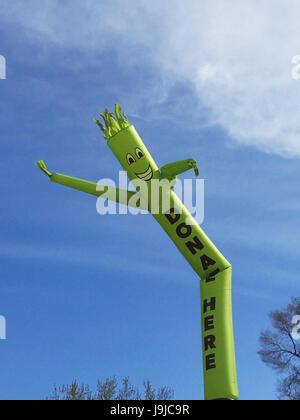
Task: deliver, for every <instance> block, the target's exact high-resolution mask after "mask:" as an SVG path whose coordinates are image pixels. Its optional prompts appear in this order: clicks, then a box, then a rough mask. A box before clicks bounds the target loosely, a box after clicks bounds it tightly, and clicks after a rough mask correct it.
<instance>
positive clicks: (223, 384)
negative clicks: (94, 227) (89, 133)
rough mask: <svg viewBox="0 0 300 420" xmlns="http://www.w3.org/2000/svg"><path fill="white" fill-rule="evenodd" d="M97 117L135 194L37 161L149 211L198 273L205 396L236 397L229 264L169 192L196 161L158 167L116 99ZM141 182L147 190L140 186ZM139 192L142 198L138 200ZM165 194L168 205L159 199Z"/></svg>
mask: <svg viewBox="0 0 300 420" xmlns="http://www.w3.org/2000/svg"><path fill="white" fill-rule="evenodd" d="M101 116H102V117H103V120H104V122H105V126H104V125H103V124H102V123H101V122H100V121H99V120H97V119H96V120H95V122H96V124H97V125H98V126H99V127H100V129H101V131H102V133H103V135H104V137H105V138H106V139H107V143H108V146H109V147H110V149H111V150H112V152H113V153H114V154H115V156H116V158H117V159H118V161H119V162H120V164H121V166H122V168H123V169H124V170H125V171H127V174H128V177H129V178H130V180H131V181H132V183H133V185H134V186H135V187H136V189H137V192H136V193H135V192H133V191H125V190H120V189H117V188H112V187H107V186H101V185H99V184H97V183H93V182H89V181H85V180H81V179H78V178H73V177H69V176H67V175H62V174H59V173H51V172H50V171H49V170H48V169H47V167H46V165H45V163H44V162H43V161H39V162H38V163H37V165H38V166H39V168H40V169H41V170H42V171H44V172H45V173H46V174H47V176H49V178H50V179H51V181H53V182H55V183H58V184H62V185H65V186H67V187H71V188H75V189H77V190H79V191H83V192H85V193H88V194H93V195H95V196H98V197H100V196H102V197H103V198H106V199H110V200H113V201H115V202H119V203H122V204H126V205H129V206H134V207H139V208H142V207H143V205H144V208H145V209H147V210H149V211H150V212H151V213H152V214H153V217H154V218H155V219H156V220H157V222H158V223H159V224H160V225H161V227H162V228H163V229H164V231H165V232H166V233H167V235H168V236H169V237H170V239H172V241H173V242H174V244H175V245H176V247H177V248H178V250H179V251H180V252H181V254H182V255H183V256H184V257H185V259H186V260H187V261H188V263H189V264H190V265H191V266H192V268H193V269H194V270H195V272H196V273H197V274H198V275H199V277H200V288H201V316H202V349H203V370H204V393H205V399H206V400H218V399H228V400H237V399H238V387H237V378H236V365H235V349H234V336H233V325H232V301H231V300H232V291H231V278H232V268H231V265H230V263H229V262H228V261H227V260H226V259H225V258H224V256H223V255H222V254H221V253H220V252H219V251H218V249H217V248H216V247H215V245H214V244H213V243H212V242H211V240H210V239H209V238H208V237H207V236H206V234H205V233H204V232H203V230H202V229H201V228H200V226H199V225H198V224H197V222H196V220H195V219H194V218H193V217H192V215H191V214H190V212H189V211H188V210H187V208H186V207H185V206H184V204H183V203H182V201H181V200H180V199H179V197H178V196H177V195H176V194H175V193H174V191H173V187H174V185H175V182H176V178H177V175H179V174H181V173H183V172H185V171H187V170H190V169H194V171H195V174H196V176H197V175H198V174H199V171H198V168H197V164H196V162H195V161H194V160H193V159H186V160H183V161H179V162H174V163H170V164H168V165H165V166H163V167H162V168H160V169H159V168H158V166H157V165H156V163H155V161H154V159H153V158H152V156H151V155H150V153H149V151H148V150H147V148H146V146H145V144H144V143H143V141H142V139H141V138H140V136H139V135H138V133H137V131H136V130H135V128H134V126H133V125H131V124H130V123H129V121H128V119H127V117H126V115H125V114H124V112H123V110H122V109H121V107H120V106H119V105H118V104H117V105H116V107H115V112H114V113H110V112H109V111H108V110H107V109H106V110H105V111H104V113H103V114H101ZM164 181H165V183H164ZM160 182H161V183H162V185H169V188H167V189H166V188H165V187H159V189H158V190H159V193H158V194H155V197H154V192H153V191H155V190H154V189H153V188H152V187H151V185H157V184H158V185H160V184H159V183H160ZM155 183H156V184H155ZM145 184H146V186H147V188H146V190H145V188H141V187H142V186H143V185H145ZM145 191H146V192H145ZM138 194H140V196H139V197H140V199H139V200H136V196H137V195H138ZM145 195H146V196H145ZM165 196H167V200H165V203H167V207H166V204H164V205H163V204H162V203H163V201H164V198H166V197H165ZM142 202H143V203H144V204H141V203H142ZM153 209H155V210H153Z"/></svg>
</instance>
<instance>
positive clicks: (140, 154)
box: [135, 147, 145, 159]
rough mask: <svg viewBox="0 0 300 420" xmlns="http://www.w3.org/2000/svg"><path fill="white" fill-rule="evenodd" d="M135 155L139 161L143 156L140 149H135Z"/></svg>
mask: <svg viewBox="0 0 300 420" xmlns="http://www.w3.org/2000/svg"><path fill="white" fill-rule="evenodd" d="M135 153H136V155H137V157H138V158H139V159H141V158H142V157H144V156H145V155H144V153H143V152H142V151H141V149H139V148H138V147H137V148H136V149H135Z"/></svg>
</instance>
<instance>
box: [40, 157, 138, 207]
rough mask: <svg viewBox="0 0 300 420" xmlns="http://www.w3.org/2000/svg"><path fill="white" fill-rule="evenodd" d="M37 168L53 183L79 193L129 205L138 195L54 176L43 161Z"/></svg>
mask: <svg viewBox="0 0 300 420" xmlns="http://www.w3.org/2000/svg"><path fill="white" fill-rule="evenodd" d="M37 166H38V167H39V168H40V169H41V170H42V171H43V172H44V173H45V174H46V175H47V176H48V177H49V178H50V180H51V181H52V182H55V183H57V184H61V185H64V186H66V187H69V188H73V189H75V190H78V191H82V192H84V193H87V194H91V195H95V196H96V197H101V196H102V195H105V198H108V199H109V200H112V201H115V202H117V203H120V204H125V205H128V203H129V201H130V198H131V197H132V196H134V195H136V193H135V192H133V191H124V190H120V189H119V188H113V187H111V186H109V187H108V186H105V185H100V184H97V183H95V182H90V181H85V180H83V179H79V178H74V177H71V176H68V175H63V174H59V173H57V172H55V173H53V174H52V173H51V172H50V171H49V169H48V168H47V166H46V165H45V163H44V161H42V160H39V161H38V162H37ZM130 205H131V206H132V204H130Z"/></svg>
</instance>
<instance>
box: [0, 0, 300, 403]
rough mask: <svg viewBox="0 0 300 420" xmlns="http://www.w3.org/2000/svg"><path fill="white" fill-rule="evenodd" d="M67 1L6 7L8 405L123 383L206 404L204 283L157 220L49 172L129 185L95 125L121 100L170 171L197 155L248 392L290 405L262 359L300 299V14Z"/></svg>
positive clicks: (205, 5)
mask: <svg viewBox="0 0 300 420" xmlns="http://www.w3.org/2000/svg"><path fill="white" fill-rule="evenodd" d="M58 3H59V2H58V1H56V0H52V1H46V0H45V2H44V6H43V8H42V7H41V5H40V3H39V2H37V1H33V0H30V1H27V3H26V4H27V6H26V7H27V8H26V9H24V6H23V3H22V2H20V1H15V2H14V3H13V5H12V4H11V2H9V1H6V0H1V5H2V6H3V7H2V10H3V13H2V12H1V17H0V39H1V42H0V54H1V55H3V56H5V57H6V61H7V79H6V80H0V127H1V142H0V151H1V157H2V159H1V161H0V162H1V163H0V190H1V194H2V200H1V205H0V211H1V219H0V230H1V239H0V264H1V282H0V314H1V315H4V316H5V317H6V319H7V336H8V337H7V338H8V339H7V340H6V341H0V355H1V357H0V369H1V377H0V398H1V399H14V398H17V399H42V398H44V397H46V396H47V395H48V394H49V393H50V391H51V389H52V386H53V384H54V383H56V384H61V383H69V382H71V381H72V379H73V378H77V379H78V380H80V381H82V382H85V383H90V384H91V385H94V384H96V381H97V379H98V378H106V377H108V376H111V375H117V376H119V377H122V376H127V375H129V376H130V377H131V379H132V381H133V382H134V383H135V384H137V385H141V384H142V381H143V379H144V378H148V377H149V378H150V379H151V380H152V382H153V384H154V385H156V386H159V385H169V386H171V387H173V388H174V390H175V397H176V398H178V399H199V398H202V395H203V383H202V361H201V333H200V296H199V282H198V279H197V276H196V274H195V273H194V272H193V271H192V269H191V268H190V267H189V266H188V264H186V262H185V261H184V259H183V257H182V256H181V255H180V254H178V251H177V250H176V248H175V247H174V245H173V244H172V243H171V242H170V241H169V239H168V238H167V237H166V235H165V234H164V232H163V231H162V229H161V228H160V226H159V225H158V224H156V222H155V221H154V220H153V218H152V217H151V216H150V215H147V216H145V215H141V216H130V215H128V216H122V215H119V216H113V215H112V216H105V217H104V216H99V215H98V214H97V212H96V200H95V198H93V197H89V196H85V195H83V194H82V193H79V192H76V191H72V190H68V189H64V188H63V187H61V186H58V185H55V184H51V183H49V181H48V180H47V179H46V177H45V176H43V174H42V173H41V172H40V171H39V170H38V169H37V168H36V167H35V165H34V163H35V162H36V161H37V160H39V159H44V160H45V161H46V163H47V164H48V166H49V168H50V169H51V170H53V171H58V172H61V173H66V174H68V175H73V176H77V177H81V178H84V179H88V180H91V181H98V180H99V179H100V178H104V177H105V178H112V179H116V180H117V177H118V171H119V169H120V168H119V164H118V162H117V161H116V159H115V157H114V156H113V154H112V153H111V151H110V150H109V148H108V147H107V145H106V141H105V140H104V139H103V137H102V136H101V133H100V131H99V129H98V128H97V127H96V126H95V124H94V123H93V118H94V117H95V116H97V113H98V112H99V111H103V109H104V108H105V107H107V106H108V107H110V108H112V106H113V104H114V103H116V102H119V103H121V104H122V106H123V108H124V109H125V111H126V113H127V115H128V116H129V118H130V120H131V122H132V123H133V124H134V125H135V126H136V128H137V129H138V131H139V133H140V134H141V137H142V138H143V140H144V142H145V143H146V145H147V146H149V150H150V151H151V153H152V154H153V156H154V158H155V159H156V160H157V162H158V164H159V165H163V164H165V163H169V162H171V161H176V160H180V159H184V158H188V157H193V158H195V159H196V160H197V162H198V165H199V168H200V175H201V177H202V178H204V179H205V188H206V189H205V221H204V224H203V228H204V229H205V231H206V232H207V234H208V235H209V236H210V237H211V238H212V239H213V241H214V242H215V243H216V245H217V246H218V247H219V248H220V249H221V251H222V253H223V254H224V255H225V256H226V258H227V259H228V260H229V261H231V262H232V264H233V273H234V276H233V310H234V326H235V337H236V352H237V368H238V378H239V387H240V396H241V398H242V399H275V398H276V378H275V375H274V373H273V372H272V371H270V370H269V369H268V368H266V367H265V366H264V365H263V364H262V363H261V361H260V359H259V357H258V356H257V350H258V338H259V334H260V332H261V331H262V330H263V329H265V328H267V327H268V326H269V321H268V313H269V312H270V311H271V310H273V309H277V308H281V307H284V306H286V304H287V303H288V302H289V300H290V298H291V297H292V296H299V280H300V279H299V274H298V270H299V259H300V251H299V250H300V246H299V244H300V242H299V234H298V233H299V228H300V221H299V211H300V201H299V181H298V180H299V177H300V166H299V156H300V147H299V144H300V142H299V140H300V135H299V122H298V120H299V119H298V116H299V101H298V100H297V97H298V96H299V93H300V82H299V81H295V80H292V78H291V75H290V72H291V58H292V57H293V56H294V55H296V54H299V45H298V47H297V41H298V40H299V33H298V32H299V27H298V26H297V25H296V24H295V23H296V20H295V19H296V16H298V15H299V13H298V15H297V12H299V7H300V6H298V5H297V3H296V2H293V1H291V2H290V3H289V7H287V6H286V4H284V13H283V2H280V1H274V3H273V4H272V8H271V5H270V6H266V5H261V6H260V9H257V8H255V7H254V3H255V2H252V1H245V2H243V5H240V4H239V5H237V3H236V2H234V1H233V0H231V1H229V2H228V3H226V4H228V7H226V8H224V5H222V2H219V1H217V0H214V1H212V2H211V1H210V2H207V1H204V0H203V1H202V2H196V1H192V0H190V1H188V2H186V6H185V8H184V9H182V6H181V4H180V2H179V1H177V0H176V1H175V2H174V7H172V8H168V7H167V2H157V4H156V5H155V4H153V2H151V4H152V6H153V7H152V8H150V6H149V5H148V3H147V2H144V1H139V2H137V1H135V0H132V1H130V2H126V1H122V2H120V1H116V0H114V1H111V2H109V4H105V3H104V2H101V1H100V2H96V1H91V0H88V1H86V2H85V3H84V5H83V4H82V2H79V1H73V2H70V1H66V2H64V5H63V6H62V5H59V4H58ZM154 3H156V2H154ZM154 6H156V7H154ZM216 12H218V13H216ZM248 21H250V22H251V23H252V24H250V23H249V22H248ZM179 23H180V24H179ZM253 25H254V29H253ZM275 27H276V30H277V32H275V31H274V28H275ZM297 31H298V32H297ZM262 44H263V45H262ZM283 46H284V48H283Z"/></svg>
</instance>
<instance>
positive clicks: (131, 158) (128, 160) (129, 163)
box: [126, 153, 135, 165]
mask: <svg viewBox="0 0 300 420" xmlns="http://www.w3.org/2000/svg"><path fill="white" fill-rule="evenodd" d="M126 158H127V162H128V165H132V164H133V163H134V162H135V159H134V157H133V156H132V155H131V154H130V153H128V154H127V156H126Z"/></svg>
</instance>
